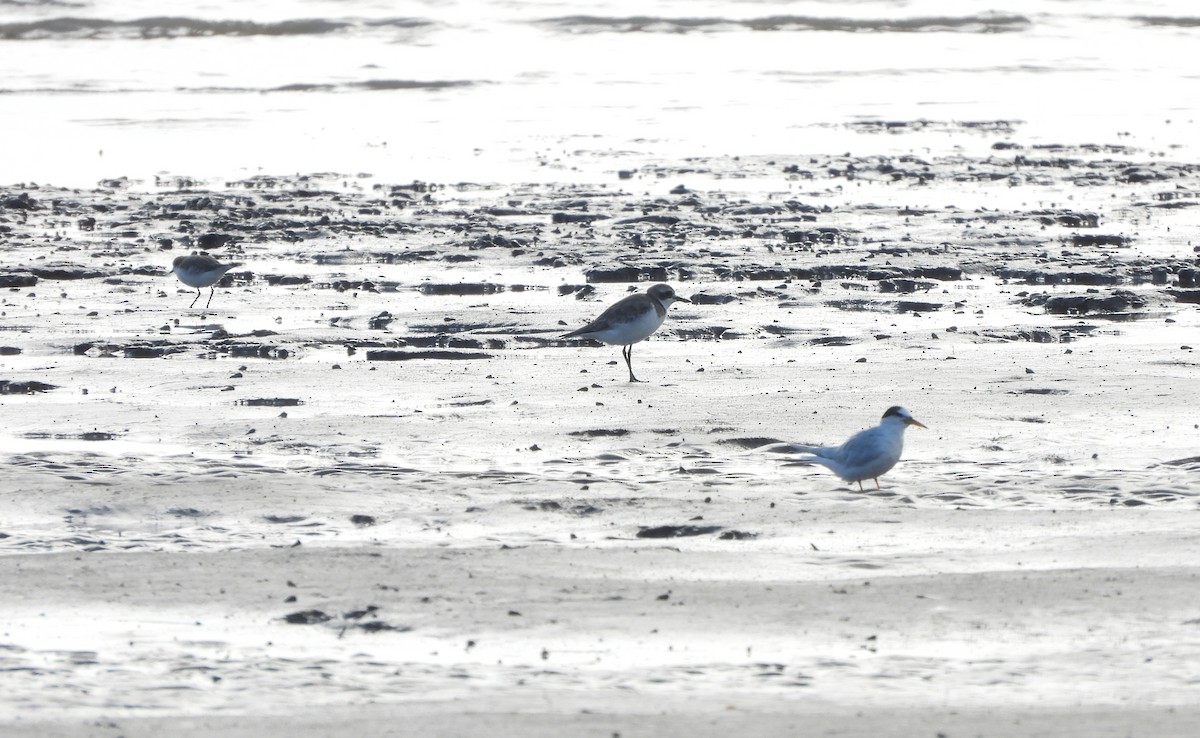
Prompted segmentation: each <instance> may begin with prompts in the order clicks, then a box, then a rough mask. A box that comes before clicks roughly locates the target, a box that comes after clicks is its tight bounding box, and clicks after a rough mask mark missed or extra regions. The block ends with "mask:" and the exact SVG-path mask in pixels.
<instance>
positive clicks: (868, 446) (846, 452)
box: [836, 427, 894, 467]
mask: <svg viewBox="0 0 1200 738" xmlns="http://www.w3.org/2000/svg"><path fill="white" fill-rule="evenodd" d="M893 445H894V444H892V443H889V442H888V439H887V438H885V437H884V434H883V433H882V431H881V430H880V428H878V427H875V428H868V429H866V430H863V431H859V432H858V433H855V434H854V435H852V436H850V438H849V439H848V440H847V441H846V442H845V443H843V444H842V445H841V446H839V447H838V449H837V457H836V458H837V459H838V460H839V461H841V462H842V463H843V464H845V465H846V466H852V467H859V466H872V465H874V464H876V463H878V462H879V458H880V454H881V453H883V454H886V453H888V452H889V451H890V450H891V448H892V446H893Z"/></svg>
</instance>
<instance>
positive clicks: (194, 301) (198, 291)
mask: <svg viewBox="0 0 1200 738" xmlns="http://www.w3.org/2000/svg"><path fill="white" fill-rule="evenodd" d="M199 299H200V290H199V288H197V289H196V296H195V297H193V298H192V304H191V305H188V310H191V309H192V308H194V307H196V300H199Z"/></svg>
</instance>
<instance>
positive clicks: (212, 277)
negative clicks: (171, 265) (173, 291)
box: [175, 268, 228, 289]
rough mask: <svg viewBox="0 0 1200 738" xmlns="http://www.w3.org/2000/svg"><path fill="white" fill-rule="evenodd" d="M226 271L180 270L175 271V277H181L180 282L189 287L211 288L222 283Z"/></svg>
mask: <svg viewBox="0 0 1200 738" xmlns="http://www.w3.org/2000/svg"><path fill="white" fill-rule="evenodd" d="M226 271H228V270H226V269H209V270H197V269H186V268H179V269H176V270H175V276H176V277H179V281H180V282H183V283H184V284H186V285H187V286H188V287H195V288H197V289H199V288H201V287H211V286H212V285H214V284H216V283H217V282H219V281H221V277H223V276H225V272H226Z"/></svg>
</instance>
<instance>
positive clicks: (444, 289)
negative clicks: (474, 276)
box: [417, 282, 504, 297]
mask: <svg viewBox="0 0 1200 738" xmlns="http://www.w3.org/2000/svg"><path fill="white" fill-rule="evenodd" d="M417 290H418V291H419V292H420V293H421V294H422V295H454V296H457V297H463V296H467V295H494V294H496V293H498V292H503V291H504V285H500V284H492V283H489V282H469V283H460V284H431V283H426V284H422V285H421V286H420V287H418V288H417Z"/></svg>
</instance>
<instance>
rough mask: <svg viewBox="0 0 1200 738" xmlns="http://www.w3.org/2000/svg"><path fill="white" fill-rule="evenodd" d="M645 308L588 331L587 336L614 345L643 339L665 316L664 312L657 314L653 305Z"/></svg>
mask: <svg viewBox="0 0 1200 738" xmlns="http://www.w3.org/2000/svg"><path fill="white" fill-rule="evenodd" d="M647 308H648V309H647V310H644V311H642V312H641V313H639V314H638V315H635V316H629V317H627V318H626V319H625V320H621V321H613V322H612V323H610V324H609V325H607V326H605V327H604V328H602V329H601V330H598V331H595V332H593V333H589V334H588V336H590V337H591V338H595V339H596V340H598V341H603V342H605V343H610V344H613V345H614V346H628V345H630V344H633V343H637V342H638V341H641V340H644V339H646V338H648V337H649V336H650V334H651V333H653V332H654V331H656V330H658V327H659V326H661V325H662V324H663V319H664V318H665V317H666V315H665V314H664V315H659V314H658V311H657V310H655V309H654V308H653V307H650V306H647Z"/></svg>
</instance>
